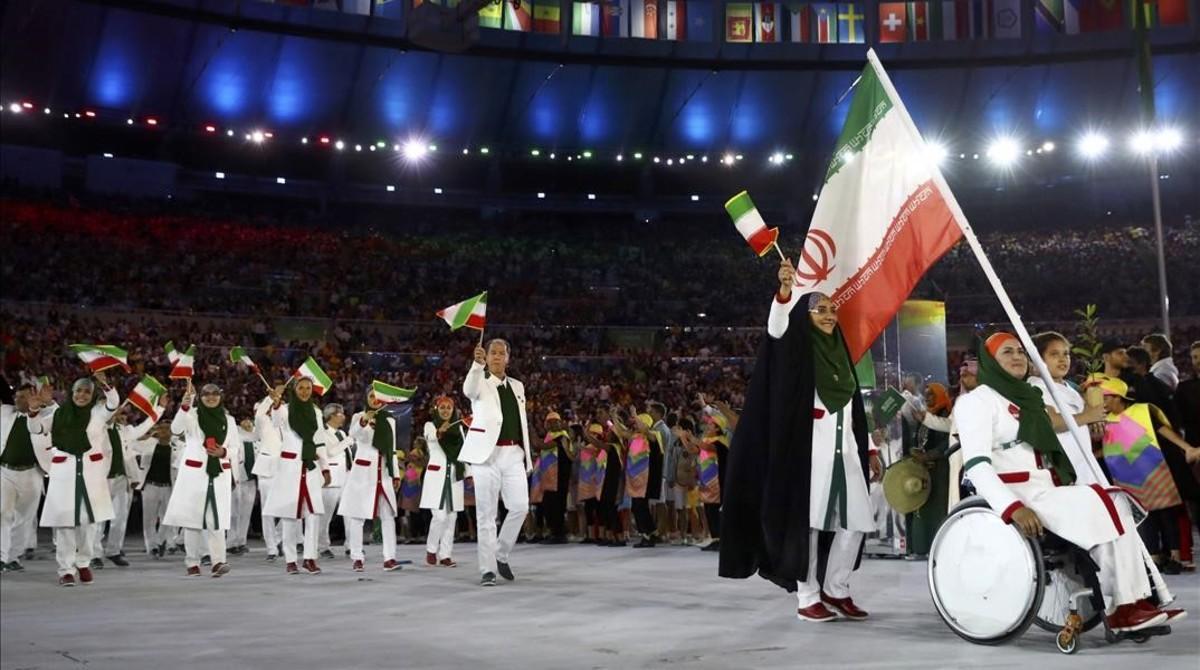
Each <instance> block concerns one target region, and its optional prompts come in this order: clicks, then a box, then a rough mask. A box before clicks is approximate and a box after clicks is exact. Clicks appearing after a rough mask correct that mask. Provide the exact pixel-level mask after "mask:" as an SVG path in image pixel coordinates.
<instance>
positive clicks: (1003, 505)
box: [954, 333, 1186, 633]
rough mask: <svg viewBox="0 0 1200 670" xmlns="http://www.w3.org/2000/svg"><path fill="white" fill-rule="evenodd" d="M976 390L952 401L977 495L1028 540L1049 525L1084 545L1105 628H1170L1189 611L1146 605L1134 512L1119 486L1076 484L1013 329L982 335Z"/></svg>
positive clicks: (1146, 588) (1124, 630)
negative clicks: (1030, 380) (1093, 565)
mask: <svg viewBox="0 0 1200 670" xmlns="http://www.w3.org/2000/svg"><path fill="white" fill-rule="evenodd" d="M979 353H980V361H979V368H980V369H979V381H980V386H979V387H978V388H977V389H975V390H974V391H972V392H971V393H968V394H966V395H964V396H962V397H960V398H959V399H958V401H957V403H956V404H955V407H954V420H955V423H956V424H957V426H958V432H959V437H960V440H961V443H962V452H963V460H964V470H965V474H966V476H967V477H969V478H970V480H971V482H972V483H973V484H974V486H975V489H976V491H977V492H978V493H979V495H981V496H982V497H983V498H984V499H985V500H986V501H987V503H988V505H990V506H991V508H992V509H993V510H995V511H996V512H998V513H999V514H1000V517H1001V519H1003V521H1004V522H1005V523H1010V524H1012V525H1014V526H1016V527H1017V528H1018V529H1019V530H1020V531H1021V533H1022V534H1023V535H1025V536H1026V537H1030V538H1034V537H1041V536H1043V535H1044V534H1045V533H1046V532H1047V531H1049V532H1050V533H1053V534H1054V535H1057V536H1058V537H1060V538H1062V539H1063V540H1065V541H1066V542H1069V543H1071V544H1073V545H1076V546H1078V547H1081V548H1083V549H1085V550H1088V553H1089V554H1090V556H1091V558H1092V560H1093V561H1094V562H1095V563H1096V565H1097V566H1098V567H1099V574H1098V578H1099V585H1100V590H1101V591H1102V592H1103V595H1104V605H1105V614H1106V616H1107V623H1108V627H1109V629H1110V630H1111V631H1113V632H1116V633H1129V632H1132V631H1141V630H1145V629H1149V628H1154V627H1161V626H1164V625H1167V624H1169V623H1170V622H1171V621H1172V620H1178V619H1179V618H1182V617H1183V616H1185V615H1186V613H1185V612H1184V611H1183V610H1162V609H1160V608H1159V607H1158V606H1156V605H1153V604H1151V602H1150V600H1149V598H1150V596H1151V585H1150V580H1149V578H1148V577H1147V573H1146V567H1145V563H1144V561H1143V556H1142V548H1141V545H1140V543H1139V540H1138V536H1137V529H1136V524H1135V521H1134V518H1133V510H1132V507H1131V504H1130V502H1129V500H1128V498H1127V497H1126V496H1125V495H1113V494H1114V493H1116V492H1117V491H1118V490H1119V489H1116V488H1105V487H1102V486H1099V485H1097V484H1092V485H1088V486H1084V485H1078V484H1075V471H1074V469H1073V468H1072V466H1071V462H1070V460H1069V459H1068V457H1067V455H1066V453H1065V452H1064V450H1063V448H1062V445H1061V444H1060V442H1059V440H1058V437H1057V435H1056V434H1055V430H1054V427H1053V426H1052V425H1051V421H1050V417H1049V415H1048V414H1047V412H1046V410H1045V406H1044V401H1043V398H1042V394H1041V392H1040V391H1039V390H1038V389H1036V388H1034V387H1033V386H1031V385H1030V384H1029V383H1027V382H1026V381H1025V378H1026V375H1027V374H1028V372H1029V359H1028V357H1027V356H1026V354H1025V350H1024V349H1023V348H1022V346H1021V344H1020V341H1019V340H1018V339H1017V338H1016V336H1015V335H1012V334H1010V333H997V334H995V335H992V336H991V337H989V338H988V339H987V341H986V343H985V345H984V347H983V350H982V351H980V352H979Z"/></svg>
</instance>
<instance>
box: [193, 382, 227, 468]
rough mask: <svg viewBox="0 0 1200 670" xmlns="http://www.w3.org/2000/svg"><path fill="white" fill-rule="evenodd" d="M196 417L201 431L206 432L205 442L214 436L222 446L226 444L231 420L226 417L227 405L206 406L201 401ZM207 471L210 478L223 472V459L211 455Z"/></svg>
mask: <svg viewBox="0 0 1200 670" xmlns="http://www.w3.org/2000/svg"><path fill="white" fill-rule="evenodd" d="M196 419H197V420H198V421H199V423H200V432H202V433H204V438H205V442H207V441H208V438H212V439H213V440H215V441H216V443H217V445H218V446H220V445H222V444H225V434H226V432H228V430H229V422H228V421H227V420H226V419H225V407H224V406H223V405H220V404H218V405H217V406H216V407H211V408H210V407H205V406H204V402H203V401H201V402H200V403H199V404H198V405H196ZM204 470H205V472H207V473H208V478H209V479H212V478H214V477H217V476H219V475H220V474H221V459H219V458H217V457H216V456H209V457H208V463H206V464H205V468H204Z"/></svg>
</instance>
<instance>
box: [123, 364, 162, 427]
mask: <svg viewBox="0 0 1200 670" xmlns="http://www.w3.org/2000/svg"><path fill="white" fill-rule="evenodd" d="M166 392H167V389H166V387H164V386H163V385H162V384H160V383H159V382H158V380H157V379H155V378H154V377H151V376H150V375H144V376H142V381H140V382H138V385H137V386H135V387H134V389H133V390H132V391H130V392H129V404H130V405H133V406H134V407H136V408H138V409H139V410H141V411H142V414H145V415H146V416H148V417H150V418H151V419H152V420H154V421H158V399H159V398H161V397H162V396H163V394H164V393H166Z"/></svg>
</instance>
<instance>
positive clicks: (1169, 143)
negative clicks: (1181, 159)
mask: <svg viewBox="0 0 1200 670" xmlns="http://www.w3.org/2000/svg"><path fill="white" fill-rule="evenodd" d="M1181 146H1183V133H1182V132H1180V130H1179V129H1178V128H1173V127H1166V128H1159V129H1158V132H1156V133H1154V149H1155V150H1156V151H1158V152H1160V153H1167V152H1171V151H1175V150H1176V149H1178V148H1179V147H1181Z"/></svg>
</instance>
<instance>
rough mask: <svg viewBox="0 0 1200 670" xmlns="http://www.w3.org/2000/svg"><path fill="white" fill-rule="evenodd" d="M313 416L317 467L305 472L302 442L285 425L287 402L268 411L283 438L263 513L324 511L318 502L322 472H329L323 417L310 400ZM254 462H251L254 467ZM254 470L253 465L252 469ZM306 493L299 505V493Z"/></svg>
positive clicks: (293, 515) (295, 515)
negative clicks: (303, 503)
mask: <svg viewBox="0 0 1200 670" xmlns="http://www.w3.org/2000/svg"><path fill="white" fill-rule="evenodd" d="M310 409H311V410H312V412H313V414H314V415H315V416H316V421H317V431H316V432H315V433H313V442H314V444H316V448H317V454H316V456H317V467H315V468H313V469H312V470H308V471H305V470H304V469H303V467H304V462H303V461H301V460H300V454H301V452H302V451H303V449H304V442H303V441H302V440H301V439H300V436H299V435H297V434H296V431H294V430H292V428H291V426H290V425H289V424H288V411H289V409H288V404H287V403H283V404H282V405H280V406H279V407H277V408H275V409H273V410H271V419H272V421H274V423H275V428H276V429H278V430H279V432H280V435H281V436H282V438H283V441H282V446H281V447H280V451H279V462H278V463H276V467H275V474H274V476H275V477H276V479H275V481H274V484H272V486H271V492H270V493H269V494H267V503H266V506H265V507H263V514H264V515H266V516H273V517H276V518H278V519H303V518H304V517H306V516H308V515H309V514H324V513H325V505H324V504H323V503H322V497H321V488H322V487H323V486H324V485H325V480H324V477H323V476H322V474H321V473H322V472H328V471H329V463H328V461H326V460H325V418H324V416H323V415H322V414H321V409H320V408H319V407H317V404H316V403H315V402H314V403H312V406H311V407H310ZM257 465H258V464H257V463H255V466H257ZM254 469H255V471H257V470H258V468H257V467H255V468H254ZM304 495H306V496H307V500H308V501H309V505H301V500H302V496H304Z"/></svg>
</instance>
